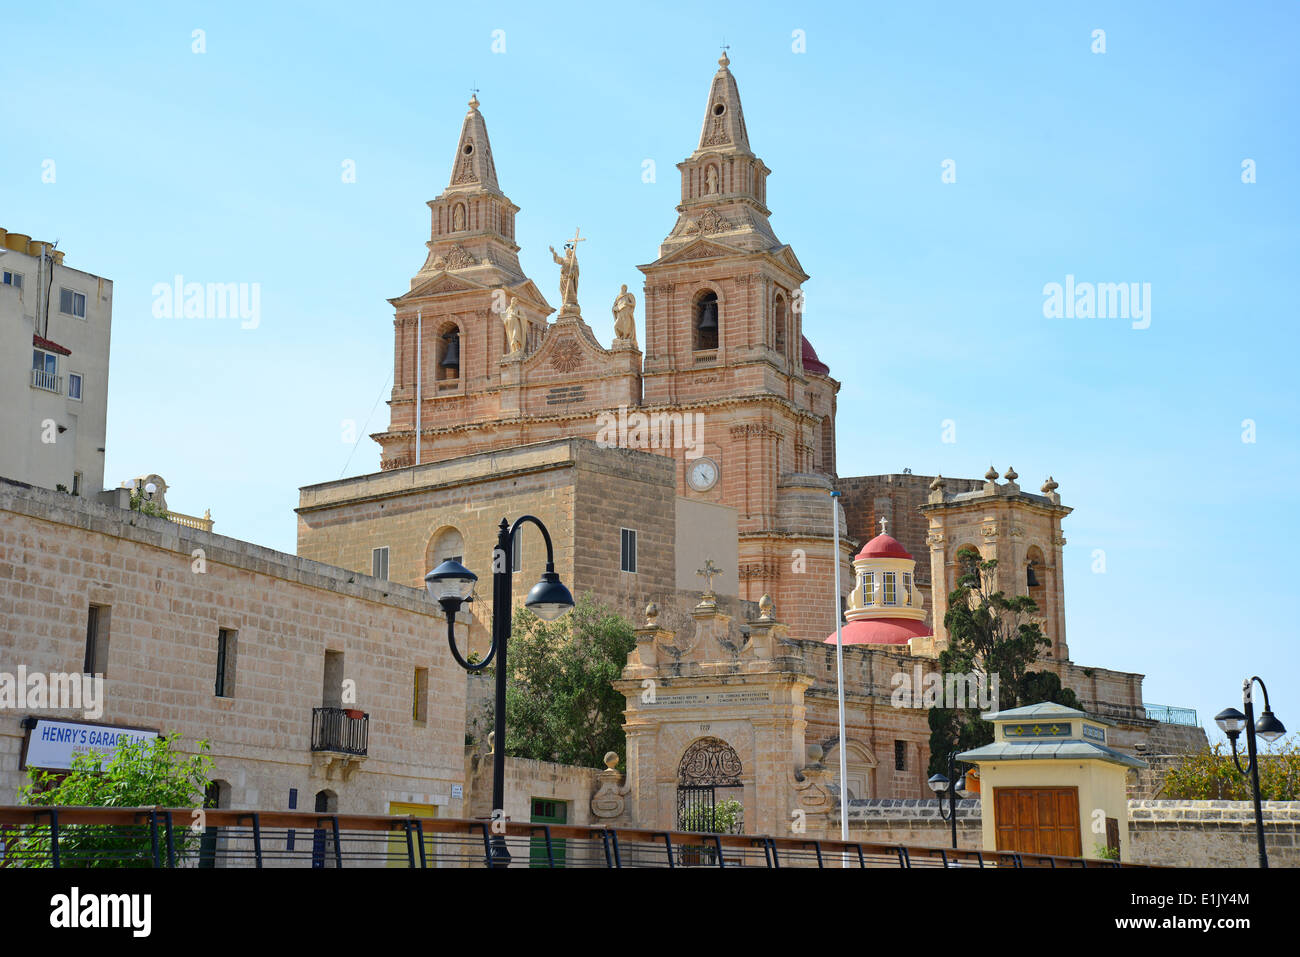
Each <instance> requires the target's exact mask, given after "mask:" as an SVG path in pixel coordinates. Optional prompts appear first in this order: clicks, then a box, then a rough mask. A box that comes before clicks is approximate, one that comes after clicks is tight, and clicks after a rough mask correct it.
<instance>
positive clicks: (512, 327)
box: [501, 296, 524, 355]
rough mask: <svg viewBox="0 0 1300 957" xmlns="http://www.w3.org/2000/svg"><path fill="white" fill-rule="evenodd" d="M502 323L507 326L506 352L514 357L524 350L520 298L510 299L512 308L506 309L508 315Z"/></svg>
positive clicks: (522, 316)
mask: <svg viewBox="0 0 1300 957" xmlns="http://www.w3.org/2000/svg"><path fill="white" fill-rule="evenodd" d="M501 321H502V322H504V323H505V326H506V352H507V353H508V354H509V355H514V354H515V353H516V352H520V351H522V350H523V348H524V315H523V310H522V309H520V308H519V297H518V296H511V297H510V307H509V308H508V309H506V314H505V316H504V317H502V320H501Z"/></svg>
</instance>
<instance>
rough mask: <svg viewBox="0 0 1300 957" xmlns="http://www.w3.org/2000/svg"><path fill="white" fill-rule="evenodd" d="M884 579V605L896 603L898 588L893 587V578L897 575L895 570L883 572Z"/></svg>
mask: <svg viewBox="0 0 1300 957" xmlns="http://www.w3.org/2000/svg"><path fill="white" fill-rule="evenodd" d="M881 577H882V578H884V580H885V600H884V603H885V604H886V605H897V604H898V589H897V588H896V587H895V584H894V579H895V578H896V577H897V573H896V572H885V573H884V574H883V575H882V576H881Z"/></svg>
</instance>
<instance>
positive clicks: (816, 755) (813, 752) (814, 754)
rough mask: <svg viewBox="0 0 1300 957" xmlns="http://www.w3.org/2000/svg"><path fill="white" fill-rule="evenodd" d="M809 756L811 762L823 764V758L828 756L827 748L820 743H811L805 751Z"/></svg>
mask: <svg viewBox="0 0 1300 957" xmlns="http://www.w3.org/2000/svg"><path fill="white" fill-rule="evenodd" d="M804 753H805V754H806V755H807V756H808V763H809V764H821V763H822V758H824V757H826V750H825V749H824V748H823V747H822V746H821V745H820V744H816V743H813V744H810V745H808V748H807V750H806V751H805V752H804Z"/></svg>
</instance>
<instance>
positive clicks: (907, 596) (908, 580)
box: [903, 572, 914, 606]
mask: <svg viewBox="0 0 1300 957" xmlns="http://www.w3.org/2000/svg"><path fill="white" fill-rule="evenodd" d="M903 593H904V600H905V601H906V602H907V604H908V605H909V606H910V605H912V604H914V602H913V601H912V574H911V572H903Z"/></svg>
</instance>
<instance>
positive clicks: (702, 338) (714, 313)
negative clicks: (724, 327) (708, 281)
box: [695, 292, 718, 350]
mask: <svg viewBox="0 0 1300 957" xmlns="http://www.w3.org/2000/svg"><path fill="white" fill-rule="evenodd" d="M695 348H696V349H697V350H699V349H716V348H718V294H717V293H715V292H706V293H705V294H704V295H703V296H701V297H700V298H699V301H698V302H697V303H696V304H695Z"/></svg>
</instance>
